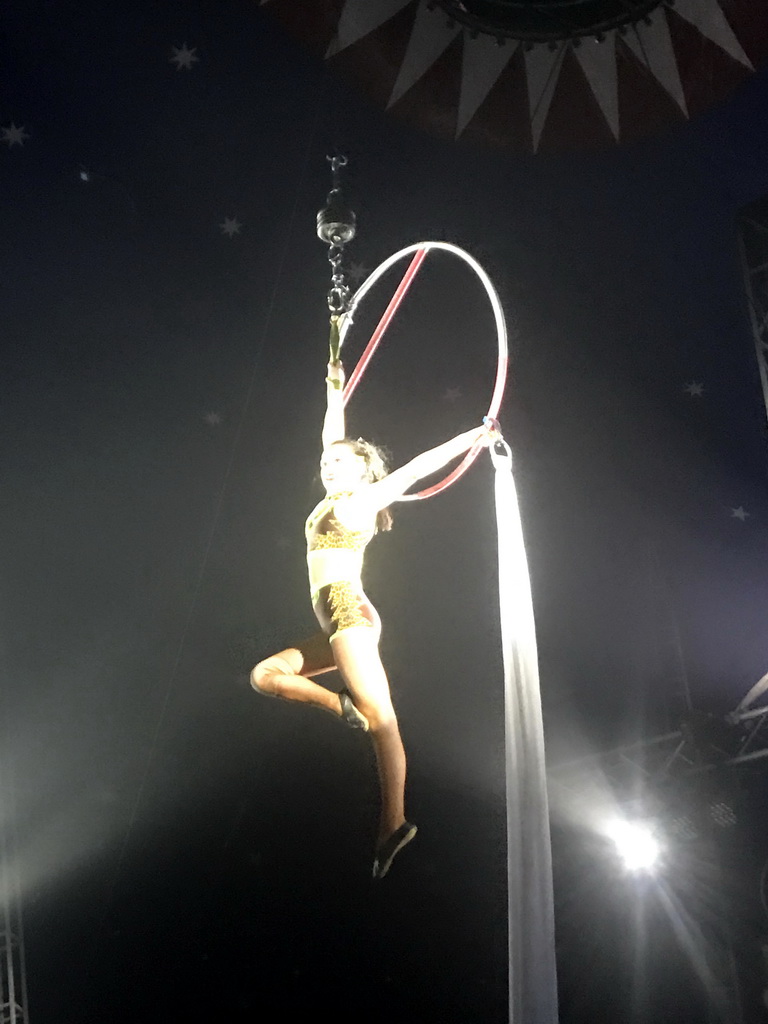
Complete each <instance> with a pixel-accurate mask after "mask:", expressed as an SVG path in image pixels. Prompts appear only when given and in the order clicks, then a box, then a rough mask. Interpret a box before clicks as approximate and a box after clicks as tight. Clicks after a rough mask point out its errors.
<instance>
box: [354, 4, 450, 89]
mask: <svg viewBox="0 0 768 1024" xmlns="http://www.w3.org/2000/svg"><path fill="white" fill-rule="evenodd" d="M367 2H368V0H366V3H367ZM460 31H461V28H460V27H459V26H458V25H456V24H454V25H453V26H452V27H449V25H448V21H447V19H446V17H445V14H444V13H443V12H442V11H430V10H429V9H428V8H427V7H423V6H420V7H419V9H418V11H417V13H416V21H415V22H414V25H413V31H412V32H411V38H410V39H409V40H408V49H407V50H406V51H405V56H404V57H403V63H402V64H401V65H400V71H399V72H398V75H397V81H396V82H395V85H394V87H393V89H392V95H391V96H390V97H389V103H387V106H388V107H391V106H392V104H393V103H397V101H398V100H399V99H400V97H401V96H403V95H404V94H405V93H407V92H408V90H409V89H410V88H411V86H412V85H415V84H416V82H418V80H419V79H420V78H421V76H422V75H423V74H424V73H425V72H426V71H428V70H429V68H431V67H432V65H433V64H434V63H435V61H436V60H437V58H438V57H439V56H440V54H441V53H443V52H444V51H445V49H446V48H447V47H448V45H449V43H450V42H451V41H452V40H453V39H455V38H456V36H457V35H458V34H459V32H460Z"/></svg>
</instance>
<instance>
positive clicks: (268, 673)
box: [251, 633, 341, 715]
mask: <svg viewBox="0 0 768 1024" xmlns="http://www.w3.org/2000/svg"><path fill="white" fill-rule="evenodd" d="M335 668H336V662H335V661H334V657H333V650H332V649H331V645H330V643H329V642H328V637H327V636H326V635H325V633H316V634H315V635H314V636H312V637H310V638H309V640H307V641H305V642H304V643H301V644H299V645H298V646H297V647H288V648H287V649H286V650H284V651H280V653H279V654H275V655H273V656H272V657H271V658H265V659H264V661H260V662H259V664H258V665H257V666H256V668H254V670H253V671H252V672H251V686H253V688H254V689H255V690H258V691H259V692H260V693H265V694H268V695H269V696H271V697H282V698H283V699H284V700H296V701H300V702H301V703H303V704H314V705H315V707H319V708H324V709H325V710H326V711H332V712H333V713H334V714H335V715H341V704H340V701H339V695H338V693H334V692H333V690H328V689H326V688H325V687H324V686H320V685H319V684H318V683H313V682H312V680H311V679H310V678H309V677H310V676H317V675H320V674H321V673H323V672H331V671H333V669H335Z"/></svg>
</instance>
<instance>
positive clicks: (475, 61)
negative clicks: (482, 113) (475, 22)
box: [456, 35, 518, 138]
mask: <svg viewBox="0 0 768 1024" xmlns="http://www.w3.org/2000/svg"><path fill="white" fill-rule="evenodd" d="M517 47H518V43H517V41H515V42H512V41H511V40H508V41H506V42H504V43H503V44H502V45H501V46H499V44H498V43H497V42H496V40H495V39H492V38H491V37H490V36H478V37H477V38H476V39H471V38H470V37H469V36H468V35H465V36H464V59H463V62H462V67H461V93H460V95H459V113H458V117H457V119H456V137H457V138H458V136H459V135H461V133H462V132H463V131H464V129H465V128H466V127H467V125H468V124H469V122H470V121H471V120H472V118H473V117H474V115H475V113H476V112H477V108H478V107H479V106H480V104H481V103H482V102H483V100H484V99H485V97H486V96H487V95H488V93H489V92H490V91H491V89H492V88H493V86H494V84H495V82H496V80H497V79H498V77H499V75H500V74H501V72H502V71H503V70H504V68H505V67H506V66H507V64H508V63H509V61H510V60H511V58H512V54H513V53H514V52H515V50H516V49H517Z"/></svg>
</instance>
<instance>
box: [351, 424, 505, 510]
mask: <svg viewBox="0 0 768 1024" xmlns="http://www.w3.org/2000/svg"><path fill="white" fill-rule="evenodd" d="M493 437H494V435H493V433H492V432H491V431H490V430H489V429H488V428H487V427H485V426H482V427H473V428H472V430H467V431H465V432H464V433H463V434H458V435H457V436H456V437H452V438H451V440H450V441H445V442H444V443H443V444H439V445H438V446H437V448H430V449H429V451H426V452H422V453H421V455H417V456H416V458H415V459H411V461H410V462H407V463H406V464H405V465H404V466H401V467H400V469H396V470H395V471H394V472H393V473H390V474H389V476H387V477H385V478H384V479H383V480H379V481H378V482H377V483H375V484H370V485H369V486H368V487H366V488H364V489H363V490H362V491H360V492H359V498H360V499H361V500H362V501H365V503H366V504H369V503H372V504H373V506H374V509H375V511H378V510H379V509H382V508H387V506H388V505H391V504H392V502H393V501H397V499H398V498H401V497H402V496H403V495H404V494H405V492H406V491H407V490H408V488H409V487H412V486H413V485H414V484H415V483H416V481H417V480H421V479H422V477H425V476H430V475H431V474H432V473H436V472H437V471H438V469H442V468H443V466H445V465H446V464H447V463H449V462H450V461H451V460H452V459H455V458H457V457H458V456H459V455H463V454H464V453H465V452H467V451H469V449H470V448H472V446H473V445H475V444H477V442H478V441H484V442H485V443H490V441H492V440H493ZM357 499H358V495H355V498H354V500H355V501H357Z"/></svg>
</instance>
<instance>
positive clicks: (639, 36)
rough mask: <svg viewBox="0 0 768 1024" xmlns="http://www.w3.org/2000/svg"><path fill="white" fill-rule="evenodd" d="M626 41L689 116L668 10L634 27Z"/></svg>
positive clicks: (659, 11)
mask: <svg viewBox="0 0 768 1024" xmlns="http://www.w3.org/2000/svg"><path fill="white" fill-rule="evenodd" d="M624 40H625V42H626V43H627V45H628V46H629V48H630V50H632V52H633V53H634V55H635V56H636V57H637V59H638V60H639V61H640V63H641V64H644V65H645V66H646V67H647V68H648V70H649V71H650V72H651V74H652V75H653V77H654V78H655V79H656V80H657V81H658V82H659V84H660V85H662V86H663V87H664V89H666V91H667V92H668V93H669V95H670V96H671V97H672V99H673V100H674V101H675V103H677V105H678V107H680V109H681V110H682V112H683V113H684V114H685V116H686V117H687V116H688V108H687V106H686V103H685V94H684V93H683V85H682V82H681V81H680V71H679V69H678V67H677V57H676V56H675V49H674V47H673V46H672V37H671V36H670V34H669V22H668V21H667V16H666V14H665V13H664V11H663V10H657V11H656V12H655V14H654V15H653V21H652V22H651V24H650V25H646V24H644V23H643V22H638V23H637V24H636V25H633V26H632V28H631V30H630V31H629V32H628V33H627V35H626V36H625V37H624Z"/></svg>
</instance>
